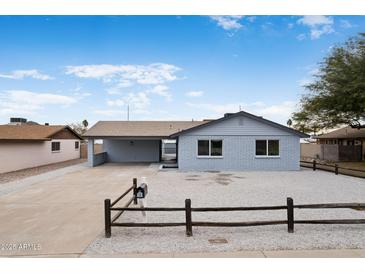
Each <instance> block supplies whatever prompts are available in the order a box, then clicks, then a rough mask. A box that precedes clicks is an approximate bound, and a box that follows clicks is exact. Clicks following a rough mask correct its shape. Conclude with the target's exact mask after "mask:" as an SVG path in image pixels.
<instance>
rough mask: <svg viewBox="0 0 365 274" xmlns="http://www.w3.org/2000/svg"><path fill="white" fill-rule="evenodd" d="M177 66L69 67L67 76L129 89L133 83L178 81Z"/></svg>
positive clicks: (157, 64) (147, 83)
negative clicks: (95, 80) (101, 81)
mask: <svg viewBox="0 0 365 274" xmlns="http://www.w3.org/2000/svg"><path fill="white" fill-rule="evenodd" d="M180 70H181V69H180V68H179V67H177V66H174V65H170V64H164V63H153V64H150V65H109V64H103V65H83V66H67V67H66V74H69V75H70V74H71V75H75V76H77V77H80V78H95V79H101V80H103V81H104V82H106V83H108V82H116V83H117V86H118V87H119V88H122V87H129V86H131V85H133V83H137V84H141V85H157V84H163V83H166V82H169V81H174V80H177V79H178V78H177V76H176V73H177V72H178V71H180Z"/></svg>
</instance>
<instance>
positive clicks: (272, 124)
mask: <svg viewBox="0 0 365 274" xmlns="http://www.w3.org/2000/svg"><path fill="white" fill-rule="evenodd" d="M239 116H244V117H247V118H250V119H253V120H256V121H258V122H261V123H264V124H267V125H269V126H273V127H276V128H279V129H281V130H284V131H286V132H288V133H290V134H293V135H297V136H299V137H300V138H309V137H310V136H309V135H308V134H305V133H303V132H300V131H298V130H295V129H292V128H289V127H286V126H283V125H281V124H278V123H275V122H272V121H270V120H267V119H264V118H262V117H259V116H256V115H253V114H251V113H248V112H245V111H239V112H236V113H231V114H228V115H225V116H224V117H222V118H220V119H217V120H213V121H210V122H208V123H204V124H202V125H198V126H196V127H193V128H189V129H186V130H181V131H179V132H176V133H174V134H172V135H171V136H170V137H171V138H174V137H177V136H179V135H182V134H185V133H187V132H191V131H193V130H196V129H199V128H203V127H207V126H210V125H213V124H216V123H220V122H223V121H225V120H228V119H231V118H234V117H239Z"/></svg>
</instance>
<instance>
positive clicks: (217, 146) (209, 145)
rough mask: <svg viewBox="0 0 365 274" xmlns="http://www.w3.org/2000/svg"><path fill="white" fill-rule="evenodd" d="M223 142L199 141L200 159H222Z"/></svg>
mask: <svg viewBox="0 0 365 274" xmlns="http://www.w3.org/2000/svg"><path fill="white" fill-rule="evenodd" d="M222 156H223V141H222V140H198V157H222Z"/></svg>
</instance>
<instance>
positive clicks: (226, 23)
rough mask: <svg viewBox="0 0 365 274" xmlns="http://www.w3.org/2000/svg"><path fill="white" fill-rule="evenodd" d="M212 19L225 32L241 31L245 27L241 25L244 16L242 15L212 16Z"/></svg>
mask: <svg viewBox="0 0 365 274" xmlns="http://www.w3.org/2000/svg"><path fill="white" fill-rule="evenodd" d="M210 18H211V19H212V20H214V21H215V22H216V23H217V25H218V26H220V27H222V28H223V29H224V30H239V29H241V28H242V27H243V25H242V24H241V23H240V21H241V19H242V18H243V16H240V15H225V16H210Z"/></svg>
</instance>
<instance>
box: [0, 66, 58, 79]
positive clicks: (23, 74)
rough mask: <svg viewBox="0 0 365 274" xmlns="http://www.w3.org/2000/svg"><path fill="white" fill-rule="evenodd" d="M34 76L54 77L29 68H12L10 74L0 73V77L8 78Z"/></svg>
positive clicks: (42, 77)
mask: <svg viewBox="0 0 365 274" xmlns="http://www.w3.org/2000/svg"><path fill="white" fill-rule="evenodd" d="M27 77H29V78H34V79H37V80H51V79H54V78H53V77H51V76H49V75H47V74H43V73H40V72H39V71H38V70H36V69H30V70H14V71H12V72H11V73H10V74H0V78H8V79H15V80H20V79H24V78H27Z"/></svg>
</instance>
